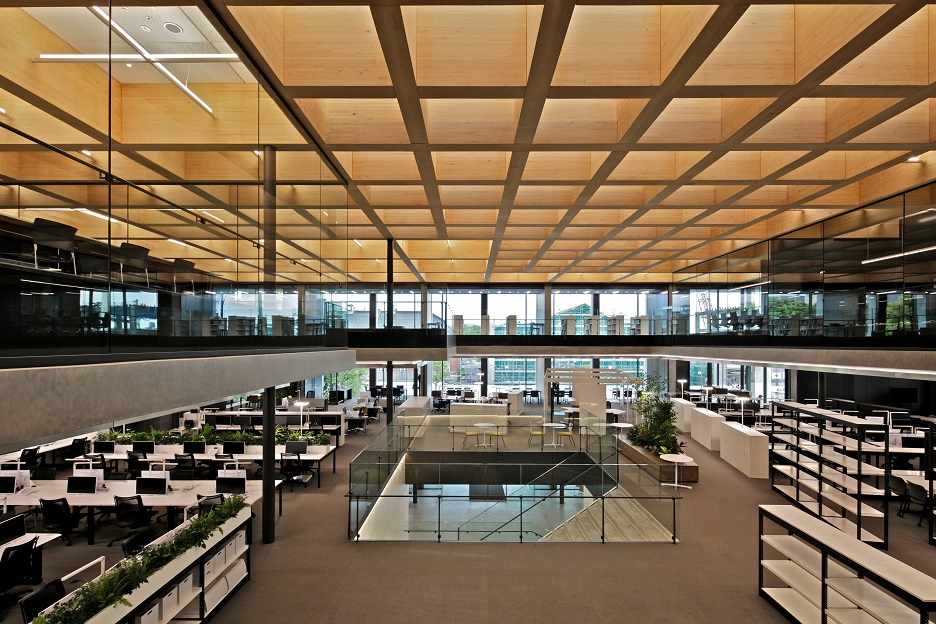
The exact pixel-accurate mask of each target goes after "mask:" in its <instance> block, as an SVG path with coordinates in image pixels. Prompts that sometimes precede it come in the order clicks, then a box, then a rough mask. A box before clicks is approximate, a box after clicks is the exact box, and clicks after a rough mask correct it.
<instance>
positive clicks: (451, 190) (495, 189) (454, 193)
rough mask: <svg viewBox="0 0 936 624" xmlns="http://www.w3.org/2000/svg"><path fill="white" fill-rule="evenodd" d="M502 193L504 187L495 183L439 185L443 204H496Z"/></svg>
mask: <svg viewBox="0 0 936 624" xmlns="http://www.w3.org/2000/svg"><path fill="white" fill-rule="evenodd" d="M503 194H504V187H503V186H496V185H482V184H473V185H464V186H457V185H451V184H443V185H440V186H439V196H440V197H441V198H442V204H443V205H445V206H496V205H497V204H499V203H500V200H501V196H502V195H503Z"/></svg>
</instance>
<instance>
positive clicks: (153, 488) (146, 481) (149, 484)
mask: <svg viewBox="0 0 936 624" xmlns="http://www.w3.org/2000/svg"><path fill="white" fill-rule="evenodd" d="M168 491H169V480H168V479H166V478H165V477H139V478H138V479H136V493H137V494H159V495H165V494H166V492H168Z"/></svg>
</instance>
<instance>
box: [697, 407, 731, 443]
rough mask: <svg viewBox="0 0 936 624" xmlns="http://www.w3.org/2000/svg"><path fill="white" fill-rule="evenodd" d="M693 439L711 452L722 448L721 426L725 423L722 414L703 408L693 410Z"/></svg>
mask: <svg viewBox="0 0 936 624" xmlns="http://www.w3.org/2000/svg"><path fill="white" fill-rule="evenodd" d="M691 421H692V438H693V439H694V440H696V441H698V442H699V444H701V445H702V446H704V447H705V448H707V449H708V450H710V451H718V450H720V448H721V438H720V437H719V436H720V434H721V424H722V423H723V422H725V417H724V415H722V414H717V413H715V412H713V411H712V410H707V409H704V408H701V407H693V408H692V418H691Z"/></svg>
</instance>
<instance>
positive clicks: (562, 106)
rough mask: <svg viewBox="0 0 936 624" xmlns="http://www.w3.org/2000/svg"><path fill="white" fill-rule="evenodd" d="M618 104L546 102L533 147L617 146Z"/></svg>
mask: <svg viewBox="0 0 936 624" xmlns="http://www.w3.org/2000/svg"><path fill="white" fill-rule="evenodd" d="M618 125H619V124H618V103H617V101H616V100H599V99H575V100H571V99H570V100H556V99H547V100H546V104H545V106H544V107H543V114H542V116H541V118H540V123H539V125H538V126H537V128H536V135H535V136H534V138H533V142H534V143H614V142H616V141H617V140H618V139H619V138H620V137H621V133H620V132H619V131H618Z"/></svg>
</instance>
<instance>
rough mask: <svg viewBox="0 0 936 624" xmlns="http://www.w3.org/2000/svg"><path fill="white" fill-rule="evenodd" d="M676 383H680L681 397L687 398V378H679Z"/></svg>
mask: <svg viewBox="0 0 936 624" xmlns="http://www.w3.org/2000/svg"><path fill="white" fill-rule="evenodd" d="M676 383H678V384H679V398H680V399H685V398H686V380H685V379H677V380H676Z"/></svg>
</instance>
